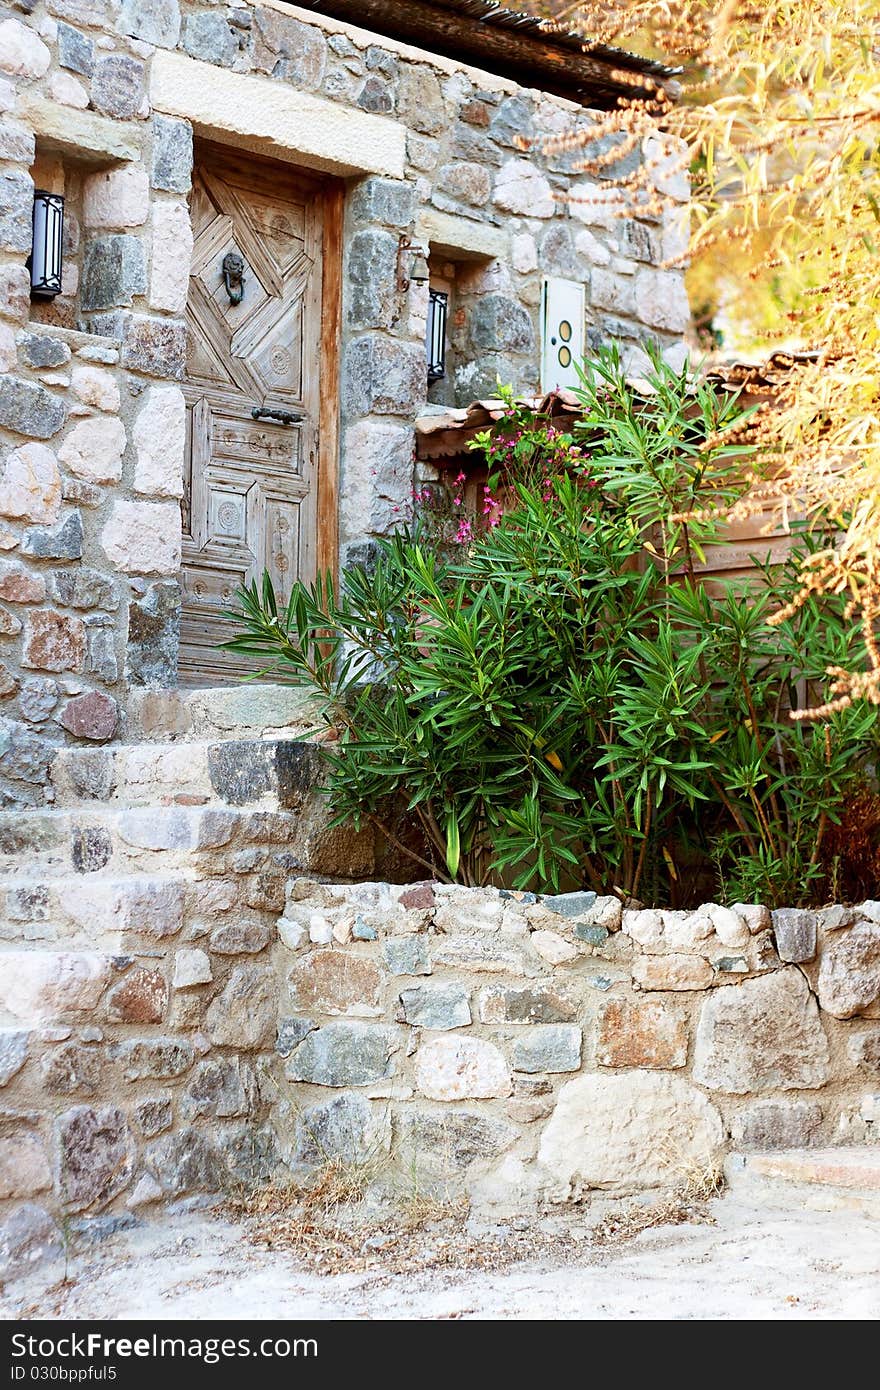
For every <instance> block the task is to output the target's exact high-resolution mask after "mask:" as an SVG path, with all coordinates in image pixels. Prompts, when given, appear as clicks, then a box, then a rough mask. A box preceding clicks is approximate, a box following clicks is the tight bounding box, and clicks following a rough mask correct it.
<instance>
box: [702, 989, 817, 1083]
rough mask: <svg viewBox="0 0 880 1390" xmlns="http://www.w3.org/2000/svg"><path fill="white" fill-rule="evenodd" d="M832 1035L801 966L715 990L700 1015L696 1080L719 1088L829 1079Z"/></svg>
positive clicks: (814, 1081) (815, 1081)
mask: <svg viewBox="0 0 880 1390" xmlns="http://www.w3.org/2000/svg"><path fill="white" fill-rule="evenodd" d="M828 1075H829V1068H828V1039H827V1038H826V1036H825V1032H824V1030H823V1028H822V1024H821V1022H820V1020H819V1011H818V1009H817V1007H816V1001H815V999H814V998H813V996H812V994H811V993H810V987H809V985H808V984H807V982H806V980H805V979H804V977H803V975H802V974H801V972H800V970H798V969H797V968H796V967H794V966H792V967H789V968H787V969H782V970H776V971H774V972H773V973H772V974H769V975H762V976H759V977H757V978H755V979H748V980H743V982H742V983H741V984H739V985H727V986H724V987H723V988H720V989H716V990H715V991H714V992H713V993H712V994H710V996H709V997H708V998H707V1000H706V1002H705V1004H704V1005H703V1008H702V1012H701V1014H700V1022H699V1025H698V1027H697V1033H696V1042H695V1050H694V1080H695V1081H696V1082H697V1083H698V1084H699V1085H701V1086H707V1087H708V1088H709V1089H710V1090H713V1091H724V1092H727V1093H728V1094H730V1095H748V1093H749V1092H750V1091H777V1090H779V1091H793V1090H802V1089H803V1090H812V1089H814V1088H815V1087H817V1086H822V1085H824V1084H825V1082H826V1081H827V1080H828Z"/></svg>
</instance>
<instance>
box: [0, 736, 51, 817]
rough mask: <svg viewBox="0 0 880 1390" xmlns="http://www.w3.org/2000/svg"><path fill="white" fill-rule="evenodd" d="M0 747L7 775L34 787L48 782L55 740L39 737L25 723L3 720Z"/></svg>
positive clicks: (2, 766)
mask: <svg viewBox="0 0 880 1390" xmlns="http://www.w3.org/2000/svg"><path fill="white" fill-rule="evenodd" d="M0 747H2V750H3V751H2V753H0V769H2V771H3V773H4V774H5V775H6V776H7V777H11V778H12V779H13V780H14V781H16V782H27V783H30V784H31V785H32V786H35V787H36V786H45V785H46V784H47V783H48V781H49V766H50V764H51V762H52V757H53V755H54V752H55V746H54V744H52V743H49V742H48V741H47V740H46V739H45V738H42V737H40V735H38V734H36V733H35V732H34V730H33V729H30V728H28V726H27V725H26V724H20V723H18V722H17V721H13V720H3V721H0ZM39 800H42V797H40V798H39Z"/></svg>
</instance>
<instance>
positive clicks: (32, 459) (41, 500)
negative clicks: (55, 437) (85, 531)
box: [0, 444, 61, 525]
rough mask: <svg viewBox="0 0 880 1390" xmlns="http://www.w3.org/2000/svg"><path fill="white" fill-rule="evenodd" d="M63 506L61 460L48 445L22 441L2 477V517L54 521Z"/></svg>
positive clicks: (8, 459)
mask: <svg viewBox="0 0 880 1390" xmlns="http://www.w3.org/2000/svg"><path fill="white" fill-rule="evenodd" d="M60 509H61V474H60V472H59V471H58V460H57V459H56V457H55V455H54V454H53V452H52V450H51V449H49V448H47V446H46V445H45V444H23V445H22V446H21V448H20V449H14V450H13V452H12V453H11V454H10V455H9V457H8V458H7V460H6V466H5V468H4V469H3V477H2V478H0V516H12V517H17V518H18V519H20V520H21V521H36V522H41V523H44V524H45V523H48V524H50V525H51V524H52V522H55V521H57V520H58V513H59V511H60Z"/></svg>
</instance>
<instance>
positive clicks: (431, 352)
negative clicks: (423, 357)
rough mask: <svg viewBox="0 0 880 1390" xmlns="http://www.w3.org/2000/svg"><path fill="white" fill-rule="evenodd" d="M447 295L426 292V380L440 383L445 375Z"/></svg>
mask: <svg viewBox="0 0 880 1390" xmlns="http://www.w3.org/2000/svg"><path fill="white" fill-rule="evenodd" d="M448 308H449V295H448V294H447V293H446V291H445V290H429V291H428V331H427V334H426V335H425V336H426V346H427V349H428V380H429V381H440V380H442V378H443V377H444V376H445V375H446V314H447V311H448Z"/></svg>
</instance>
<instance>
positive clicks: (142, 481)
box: [132, 222, 189, 497]
mask: <svg viewBox="0 0 880 1390" xmlns="http://www.w3.org/2000/svg"><path fill="white" fill-rule="evenodd" d="M187 225H189V223H188V222H187ZM186 267H187V273H188V270H189V258H188V257H187V262H186ZM132 439H133V440H134V445H135V448H136V449H137V462H136V463H135V469H134V490H135V492H139V493H141V494H143V495H144V496H146V497H182V496H183V462H184V459H183V456H184V450H185V447H186V402H185V400H184V398H183V392H182V391H181V389H180V387H179V386H151V387H150V389H149V390H148V391H147V394H146V399H145V401H144V404H143V405H142V406H141V408H140V410H139V411H138V415H137V419H136V420H135V423H134V429H133V431H132Z"/></svg>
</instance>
